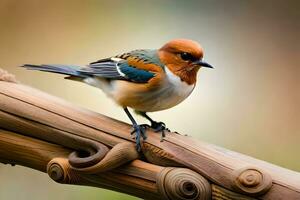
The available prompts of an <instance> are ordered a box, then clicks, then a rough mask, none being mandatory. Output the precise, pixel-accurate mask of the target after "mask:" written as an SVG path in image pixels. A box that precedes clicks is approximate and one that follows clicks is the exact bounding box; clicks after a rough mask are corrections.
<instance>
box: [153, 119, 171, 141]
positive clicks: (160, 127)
mask: <svg viewBox="0 0 300 200" xmlns="http://www.w3.org/2000/svg"><path fill="white" fill-rule="evenodd" d="M151 128H153V129H154V131H155V132H156V133H158V132H161V138H160V141H161V142H162V141H163V139H164V137H166V133H165V131H169V132H170V129H168V128H167V127H166V124H165V123H163V122H152V123H151Z"/></svg>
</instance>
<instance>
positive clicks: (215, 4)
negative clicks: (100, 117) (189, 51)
mask: <svg viewBox="0 0 300 200" xmlns="http://www.w3.org/2000/svg"><path fill="white" fill-rule="evenodd" d="M299 10H300V3H299V1H297V0H296V1H281V2H280V1H258V0H257V1H255V0H252V1H250V0H244V1H242V0H236V1H232V0H227V1H221V0H207V1H167V0H165V1H158V0H157V1H154V0H153V1H95V0H94V1H93V0H86V1H84V0H72V1H71V0H69V1H67V0H64V1H61V0H60V1H59V0H44V1H40V0H24V1H20V0H1V1H0V45H1V47H0V67H1V68H4V69H5V70H7V71H9V72H11V73H14V74H15V75H16V76H17V78H18V80H19V81H21V82H22V83H24V84H28V85H30V86H33V87H36V88H39V89H40V90H43V91H46V92H48V93H50V94H53V95H55V96H59V97H61V98H64V99H66V100H68V101H70V102H73V103H74V104H77V105H79V106H82V107H86V108H88V109H91V110H95V111H97V112H100V113H103V114H105V115H108V116H111V117H114V118H117V119H119V120H124V121H127V122H129V120H128V119H127V117H126V115H125V114H124V113H123V111H122V109H120V108H119V107H117V106H116V105H115V104H114V103H113V102H112V101H111V100H110V99H108V98H107V97H106V96H105V95H104V94H103V93H102V92H101V91H100V90H97V89H95V88H92V87H90V86H87V85H84V84H80V83H77V82H72V81H68V80H64V79H63V78H62V76H60V75H55V74H49V73H42V72H33V71H26V70H24V69H22V68H18V66H19V65H22V64H24V63H34V64H41V63H47V64H51V63H52V64H53V63H60V64H80V65H84V64H87V63H89V62H92V61H95V60H97V59H99V58H104V57H108V56H112V55H115V54H119V53H122V52H126V51H129V50H133V49H139V48H159V47H160V46H161V45H163V44H164V43H165V42H167V41H169V40H171V39H174V38H189V39H193V40H196V41H198V42H200V43H201V44H202V46H203V47H204V50H205V57H204V58H205V60H206V61H208V62H209V63H211V64H213V65H214V66H215V69H214V70H209V69H202V70H201V71H200V73H199V77H198V78H199V80H198V85H197V87H196V89H195V90H194V92H193V94H192V95H191V96H190V97H189V98H188V99H187V100H186V101H184V102H183V103H182V104H180V105H178V106H176V107H174V108H173V109H170V110H166V111H162V112H157V113H153V114H151V116H153V117H154V118H155V119H159V120H162V121H164V122H166V124H167V125H168V127H169V128H171V129H172V130H176V131H178V132H181V133H187V134H189V135H192V136H193V137H194V138H198V139H201V140H203V141H206V142H210V143H214V144H216V145H219V146H222V147H225V148H228V149H231V150H234V151H238V152H241V153H244V154H247V155H251V156H253V157H256V158H259V159H263V160H266V161H268V162H272V163H275V164H277V165H280V166H283V167H287V168H290V169H293V170H296V171H300V160H299V152H300V145H299V144H300V107H299V103H300V76H299V75H300V39H299V35H300V31H299V29H300V25H299V20H300V12H299ZM138 120H139V121H140V122H144V121H143V119H141V118H138ZM0 179H1V182H0V199H1V200H2V199H5V200H8V199H9V200H15V199H23V200H35V199H36V200H37V199H38V200H39V199H43V200H47V199H57V200H62V199H72V200H79V199H89V200H93V199H97V200H98V199H135V198H134V197H130V196H127V195H124V194H120V193H116V192H112V191H107V190H102V189H95V188H88V187H78V186H68V185H59V184H56V183H54V182H53V181H51V180H50V179H49V178H48V176H47V175H46V174H42V173H40V172H37V171H34V170H31V169H27V168H24V167H20V166H16V167H11V166H7V165H2V164H0Z"/></svg>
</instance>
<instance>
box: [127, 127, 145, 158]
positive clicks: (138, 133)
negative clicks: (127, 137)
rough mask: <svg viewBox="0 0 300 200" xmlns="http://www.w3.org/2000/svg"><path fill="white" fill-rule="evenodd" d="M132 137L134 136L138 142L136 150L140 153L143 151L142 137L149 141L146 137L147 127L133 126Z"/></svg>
mask: <svg viewBox="0 0 300 200" xmlns="http://www.w3.org/2000/svg"><path fill="white" fill-rule="evenodd" d="M130 134H131V135H133V134H135V135H134V139H135V142H136V150H137V151H138V152H140V151H141V137H142V138H143V140H146V139H147V136H146V126H144V125H133V131H132V132H131V133H130Z"/></svg>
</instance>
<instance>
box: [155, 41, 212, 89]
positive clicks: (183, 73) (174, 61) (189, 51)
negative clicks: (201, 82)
mask: <svg viewBox="0 0 300 200" xmlns="http://www.w3.org/2000/svg"><path fill="white" fill-rule="evenodd" d="M158 56H159V59H160V61H161V62H162V63H163V64H164V65H165V66H166V67H168V69H169V70H170V71H171V72H172V73H174V74H175V75H177V76H179V77H180V78H181V80H182V81H185V82H186V83H187V84H189V85H190V84H194V83H195V82H196V77H197V72H198V70H199V68H200V67H209V68H212V66H211V65H209V64H208V63H206V62H204V61H202V58H203V49H202V47H201V46H200V45H199V44H198V43H197V42H195V41H193V40H187V39H175V40H171V41H170V42H168V43H167V44H165V45H164V46H163V47H161V48H160V49H159V51H158Z"/></svg>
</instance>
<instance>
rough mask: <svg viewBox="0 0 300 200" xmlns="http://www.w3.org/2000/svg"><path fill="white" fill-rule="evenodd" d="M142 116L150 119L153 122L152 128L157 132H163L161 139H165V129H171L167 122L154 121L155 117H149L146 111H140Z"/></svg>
mask: <svg viewBox="0 0 300 200" xmlns="http://www.w3.org/2000/svg"><path fill="white" fill-rule="evenodd" d="M138 113H139V114H140V115H141V116H143V117H145V118H146V119H148V120H149V121H150V123H151V126H150V127H151V128H153V129H154V131H155V132H161V140H163V138H164V137H165V136H166V135H165V130H166V131H170V130H169V129H168V128H167V127H166V124H165V123H163V122H157V121H154V120H153V119H151V117H149V116H148V115H147V114H146V113H145V112H138Z"/></svg>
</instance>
